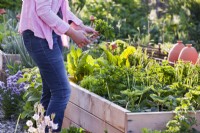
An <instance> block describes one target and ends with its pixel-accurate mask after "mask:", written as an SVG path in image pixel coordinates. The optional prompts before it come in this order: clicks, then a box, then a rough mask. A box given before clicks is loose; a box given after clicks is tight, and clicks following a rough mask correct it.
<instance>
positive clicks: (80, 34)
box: [65, 28, 90, 47]
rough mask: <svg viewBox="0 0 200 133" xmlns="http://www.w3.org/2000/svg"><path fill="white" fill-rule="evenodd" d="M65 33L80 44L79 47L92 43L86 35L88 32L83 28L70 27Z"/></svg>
mask: <svg viewBox="0 0 200 133" xmlns="http://www.w3.org/2000/svg"><path fill="white" fill-rule="evenodd" d="M65 34H66V35H68V36H69V37H70V38H71V39H72V40H73V41H74V42H75V43H76V44H77V45H78V47H83V46H85V45H87V44H89V43H90V41H89V40H88V39H87V37H86V35H87V33H86V32H85V31H83V30H74V29H73V28H69V30H68V31H67V32H66V33H65Z"/></svg>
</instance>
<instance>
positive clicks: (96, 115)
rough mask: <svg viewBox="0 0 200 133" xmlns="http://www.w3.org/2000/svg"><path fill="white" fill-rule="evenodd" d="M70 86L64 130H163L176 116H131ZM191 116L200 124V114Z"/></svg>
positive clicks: (122, 132) (123, 132)
mask: <svg viewBox="0 0 200 133" xmlns="http://www.w3.org/2000/svg"><path fill="white" fill-rule="evenodd" d="M70 85H71V87H72V95H71V98H70V102H69V104H68V105H67V109H66V110H65V117H64V120H63V128H67V127H69V126H77V127H82V128H84V129H85V130H87V131H89V132H92V133H104V131H105V130H106V131H107V132H108V133H141V129H142V128H149V129H157V130H161V129H164V128H165V125H166V123H167V122H168V121H169V120H171V119H172V118H173V116H174V114H173V112H150V113H132V112H130V111H128V110H126V109H124V108H122V107H120V106H118V105H116V104H114V103H112V102H110V101H108V100H106V99H104V98H102V97H100V96H98V95H96V94H94V93H92V92H89V91H88V90H86V89H84V88H81V87H80V86H78V85H76V84H74V83H72V82H71V83H70ZM192 115H193V116H194V115H195V117H196V119H197V123H198V124H200V112H197V113H196V114H192ZM195 128H196V129H198V130H200V127H195Z"/></svg>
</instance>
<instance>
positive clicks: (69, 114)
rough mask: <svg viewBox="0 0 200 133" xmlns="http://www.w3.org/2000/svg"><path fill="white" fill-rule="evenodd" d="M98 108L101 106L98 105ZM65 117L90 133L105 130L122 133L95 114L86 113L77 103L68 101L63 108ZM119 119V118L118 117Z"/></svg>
mask: <svg viewBox="0 0 200 133" xmlns="http://www.w3.org/2000/svg"><path fill="white" fill-rule="evenodd" d="M99 110H101V108H100V107H99ZM65 117H66V118H68V119H70V120H71V121H73V122H74V123H76V124H77V125H79V126H80V127H82V128H83V129H85V130H86V131H89V132H92V133H104V131H105V130H107V131H108V133H123V132H122V131H120V130H118V129H116V128H115V127H113V126H111V125H109V124H108V123H106V122H105V121H103V120H101V119H99V118H97V117H96V116H94V115H92V114H90V113H88V112H87V111H85V110H83V109H82V108H80V107H78V106H77V105H75V104H73V103H71V102H69V103H68V105H67V109H66V110H65ZM118 121H120V119H118Z"/></svg>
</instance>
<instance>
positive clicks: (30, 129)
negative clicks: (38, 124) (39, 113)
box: [28, 127, 37, 133]
mask: <svg viewBox="0 0 200 133" xmlns="http://www.w3.org/2000/svg"><path fill="white" fill-rule="evenodd" d="M36 131H37V129H35V128H34V127H29V129H28V132H30V133H34V132H36Z"/></svg>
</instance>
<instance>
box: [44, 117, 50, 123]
mask: <svg viewBox="0 0 200 133" xmlns="http://www.w3.org/2000/svg"><path fill="white" fill-rule="evenodd" d="M44 122H45V124H46V125H49V122H50V117H49V116H45V117H44Z"/></svg>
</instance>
